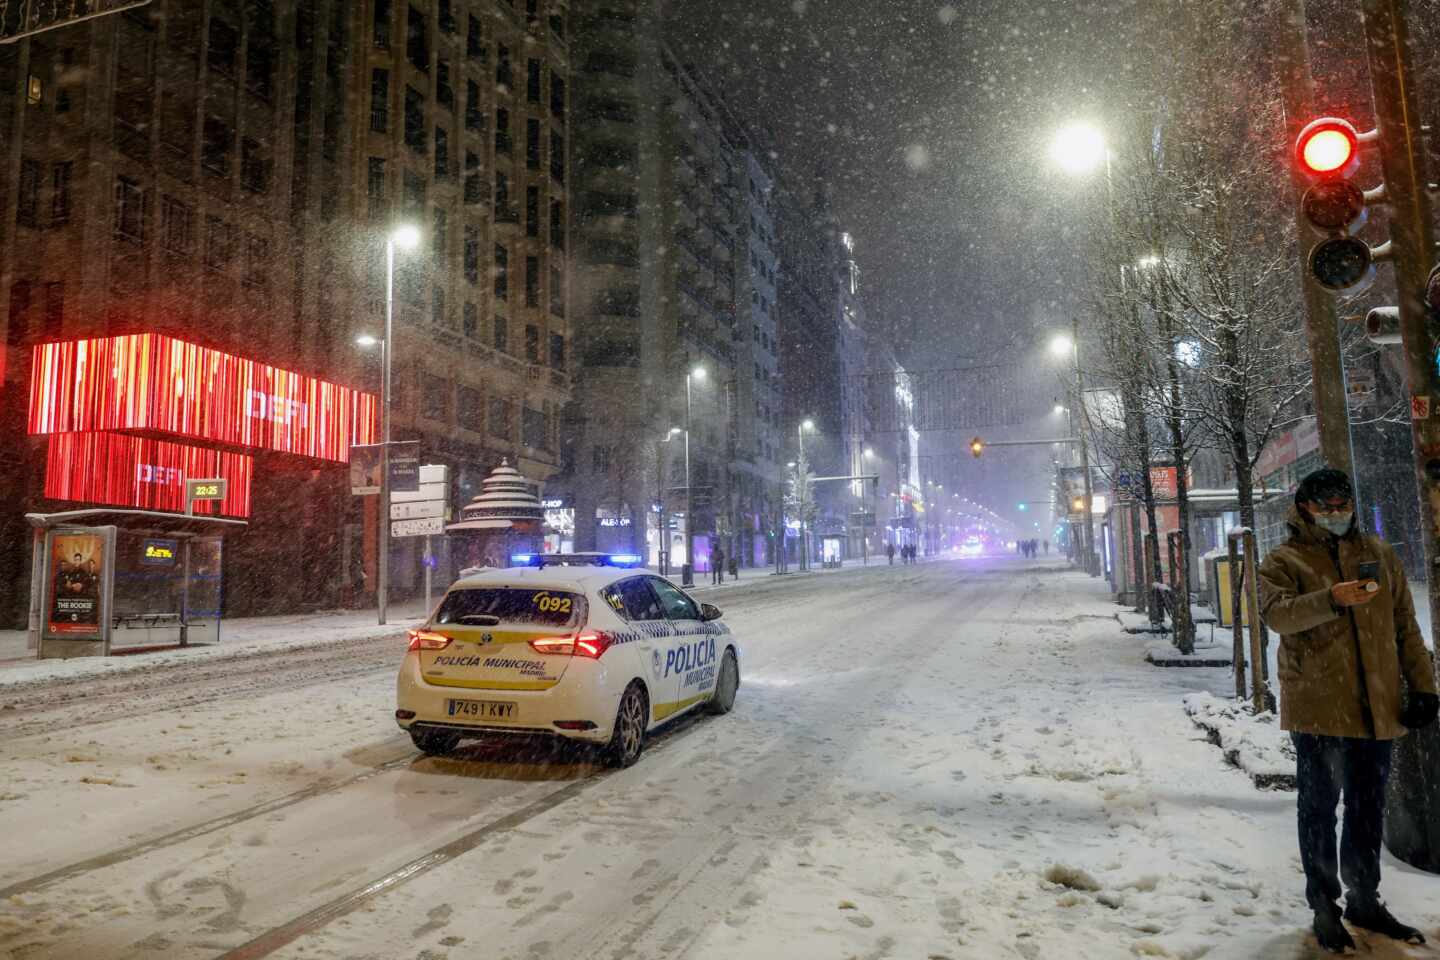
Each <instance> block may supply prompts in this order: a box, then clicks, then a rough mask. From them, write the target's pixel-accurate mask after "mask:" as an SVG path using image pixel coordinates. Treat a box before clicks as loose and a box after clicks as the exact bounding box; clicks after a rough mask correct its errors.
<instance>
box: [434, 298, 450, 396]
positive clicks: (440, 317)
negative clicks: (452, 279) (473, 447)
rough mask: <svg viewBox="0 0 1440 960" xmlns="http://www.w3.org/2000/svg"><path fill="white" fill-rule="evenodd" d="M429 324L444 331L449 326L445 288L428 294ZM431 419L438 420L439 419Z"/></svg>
mask: <svg viewBox="0 0 1440 960" xmlns="http://www.w3.org/2000/svg"><path fill="white" fill-rule="evenodd" d="M430 322H431V323H433V324H434V325H435V327H436V328H437V329H440V330H444V329H446V328H448V327H449V326H450V323H449V318H448V316H447V315H446V313H445V288H444V287H436V288H435V289H434V290H432V291H431V292H430ZM433 419H436V420H439V419H442V418H440V417H435V418H433Z"/></svg>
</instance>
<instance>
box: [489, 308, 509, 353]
mask: <svg viewBox="0 0 1440 960" xmlns="http://www.w3.org/2000/svg"><path fill="white" fill-rule="evenodd" d="M492 333H493V334H494V336H493V338H492V340H491V342H492V343H493V344H494V345H495V349H496V350H499V351H500V352H501V353H508V352H509V351H510V324H509V322H508V321H506V319H505V318H504V317H502V316H501V315H500V314H498V313H497V314H495V324H494V329H493V330H492Z"/></svg>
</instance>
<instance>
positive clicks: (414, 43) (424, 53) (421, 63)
mask: <svg viewBox="0 0 1440 960" xmlns="http://www.w3.org/2000/svg"><path fill="white" fill-rule="evenodd" d="M405 59H407V60H409V61H410V65H411V66H413V67H414V68H415V69H416V70H419V71H420V72H421V73H429V72H430V38H429V31H428V30H427V29H426V25H425V14H423V13H421V12H420V11H419V10H417V9H415V8H414V7H411V8H410V10H409V13H408V15H407V16H406V19H405Z"/></svg>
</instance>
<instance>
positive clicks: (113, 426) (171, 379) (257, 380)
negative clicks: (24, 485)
mask: <svg viewBox="0 0 1440 960" xmlns="http://www.w3.org/2000/svg"><path fill="white" fill-rule="evenodd" d="M31 369H32V371H33V375H32V377H31V380H30V420H29V431H30V433H32V434H64V433H76V432H87V431H98V430H150V431H156V432H162V433H172V434H178V435H180V436H184V437H193V438H195V439H197V440H211V441H215V442H217V443H226V444H234V445H236V446H243V447H254V448H257V449H261V450H275V451H279V452H281V453H294V454H299V455H301V456H306V457H316V458H319V459H322V460H334V461H337V462H340V463H346V462H348V461H349V459H350V445H351V444H354V443H359V444H366V443H375V442H376V441H377V433H378V431H377V429H376V421H377V416H376V413H377V410H378V404H377V401H376V397H375V395H374V394H372V393H364V392H361V391H359V390H352V389H351V388H349V387H342V386H340V385H338V384H334V383H330V382H328V381H325V380H318V379H316V378H314V377H307V376H304V375H302V374H298V373H294V372H292V371H289V370H282V369H280V368H279V367H272V366H270V365H269V364H265V363H259V362H257V361H254V360H246V359H244V358H241V357H236V356H233V355H231V354H228V353H222V352H220V351H219V350H212V349H210V348H208V347H202V346H198V345H196V344H193V343H187V342H185V341H184V340H176V339H175V338H173V337H166V336H161V335H160V334H155V333H141V334H131V335H127V336H118V337H100V338H95V339H91V340H69V341H64V342H60V343H42V344H37V345H36V347H35V351H34V365H33V366H32V368H31ZM51 449H52V451H53V449H54V448H53V447H52V448H51ZM47 485H48V481H47ZM105 502H113V501H105Z"/></svg>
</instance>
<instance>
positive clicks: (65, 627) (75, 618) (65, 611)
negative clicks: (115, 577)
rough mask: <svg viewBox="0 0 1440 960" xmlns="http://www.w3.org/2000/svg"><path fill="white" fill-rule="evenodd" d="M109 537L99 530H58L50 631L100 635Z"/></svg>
mask: <svg viewBox="0 0 1440 960" xmlns="http://www.w3.org/2000/svg"><path fill="white" fill-rule="evenodd" d="M104 564H105V537H104V536H103V535H102V534H99V533H57V534H55V535H54V536H53V538H52V539H51V546H50V578H51V579H50V615H49V625H50V631H49V632H50V635H51V636H53V637H63V638H66V639H75V640H87V639H99V638H100V637H101V635H102V625H103V623H104V620H103V619H102V617H103V614H104V611H103V610H102V609H101V599H100V595H101V585H102V584H103V583H104V576H105V569H104Z"/></svg>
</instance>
